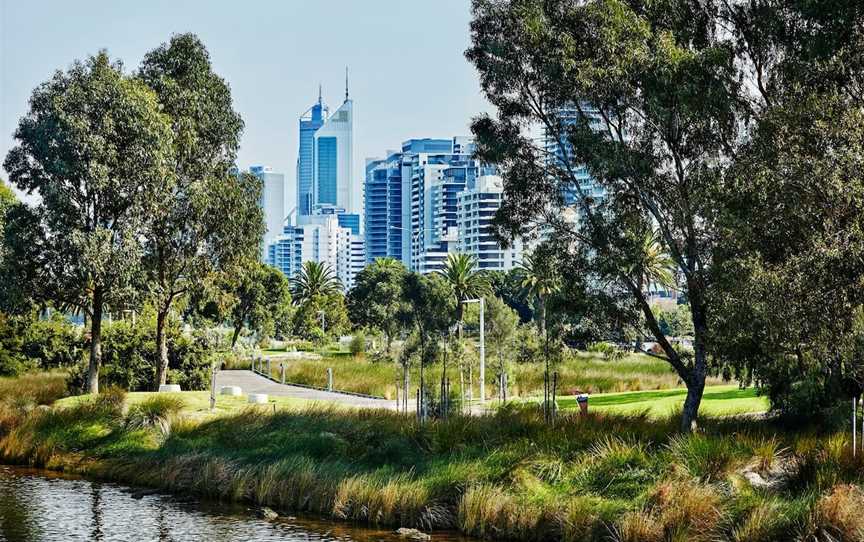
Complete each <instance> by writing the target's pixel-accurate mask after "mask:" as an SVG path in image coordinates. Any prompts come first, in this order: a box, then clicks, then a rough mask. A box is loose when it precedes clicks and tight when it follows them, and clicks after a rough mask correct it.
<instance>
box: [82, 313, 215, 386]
mask: <svg viewBox="0 0 864 542" xmlns="http://www.w3.org/2000/svg"><path fill="white" fill-rule="evenodd" d="M213 349H214V345H213V344H212V337H211V336H210V335H208V334H206V333H205V332H203V331H201V332H199V331H196V332H194V333H193V334H192V335H191V336H189V335H184V334H182V333H181V332H180V328H179V325H173V326H170V327H169V329H168V381H169V382H170V383H172V384H180V386H181V388H183V389H184V390H204V389H207V388H209V385H210V364H211V361H213V360H214V355H213ZM155 379H156V328H155V325H151V322H147V321H146V320H143V321H139V322H138V323H137V324H134V325H133V324H132V323H131V322H128V321H119V322H113V323H111V324H106V325H104V326H103V332H102V368H101V370H100V372H99V381H100V383H101V384H102V385H109V386H110V385H113V386H120V387H121V388H124V389H126V390H129V391H149V390H152V389H153V383H154V381H155ZM86 382H87V362H86V361H85V362H83V363H80V364H78V365H77V366H75V367H74V368H73V369H72V371H71V372H70V377H69V387H70V389H73V390H77V391H79V392H81V391H83V390H84V388H85V385H86Z"/></svg>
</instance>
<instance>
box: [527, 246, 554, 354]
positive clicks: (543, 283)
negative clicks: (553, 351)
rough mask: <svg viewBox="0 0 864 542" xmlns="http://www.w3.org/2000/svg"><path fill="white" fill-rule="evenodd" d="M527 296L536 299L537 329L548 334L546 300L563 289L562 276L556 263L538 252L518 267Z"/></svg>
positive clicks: (541, 333) (543, 335)
mask: <svg viewBox="0 0 864 542" xmlns="http://www.w3.org/2000/svg"><path fill="white" fill-rule="evenodd" d="M518 270H519V271H518V272H519V275H520V277H521V281H520V282H521V285H522V288H523V289H524V291H525V294H526V297H528V298H531V299H533V300H534V308H535V310H536V319H537V331H538V332H539V333H540V335H541V336H542V337H545V336H546V300H547V299H549V296H550V295H552V294H554V293H556V292H557V291H558V290H560V289H561V277H560V276H559V273H558V269H557V268H556V267H555V265H554V264H553V263H552V262H550V261H548V259H547V258H543V257H542V256H541V255H540V254H538V253H536V252H535V253H532V254H528V255H526V256H525V258H524V259H523V261H522V263H521V264H520V265H519V267H518Z"/></svg>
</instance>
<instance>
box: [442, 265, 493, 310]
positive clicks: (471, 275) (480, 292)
mask: <svg viewBox="0 0 864 542" xmlns="http://www.w3.org/2000/svg"><path fill="white" fill-rule="evenodd" d="M438 274H439V275H440V276H441V277H442V278H443V279H444V280H446V281H447V282H448V283H449V284H450V288H452V289H453V295H454V299H455V301H456V303H455V307H456V321H457V322H462V315H463V313H464V310H465V306H464V305H463V303H462V302H463V301H465V300H466V299H477V298H479V297H482V296H484V295H486V294H488V293H489V292H490V291H491V290H490V287H489V281H488V280H487V279H486V276H485V274H484V273H482V272H481V271H478V270H477V258H476V256H473V255H470V254H452V253H451V254H448V255H447V262H446V263H445V264H444V268H443V269H441V270H440V271H438Z"/></svg>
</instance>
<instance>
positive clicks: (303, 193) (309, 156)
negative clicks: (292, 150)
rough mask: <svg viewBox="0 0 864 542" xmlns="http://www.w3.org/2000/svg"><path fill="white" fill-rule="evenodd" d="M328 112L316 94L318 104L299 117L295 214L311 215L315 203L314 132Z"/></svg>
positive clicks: (319, 96) (322, 122)
mask: <svg viewBox="0 0 864 542" xmlns="http://www.w3.org/2000/svg"><path fill="white" fill-rule="evenodd" d="M328 112H329V110H328V108H327V106H326V105H324V102H323V100H322V99H321V92H320V90H319V92H318V102H317V103H316V104H315V105H313V106H312V107H310V108H309V109H307V110H306V112H305V113H303V115H301V116H300V148H299V150H298V152H297V214H300V215H309V214H312V207H313V205H314V203H315V199H314V188H313V184H312V183H313V178H314V174H313V163H314V162H315V158H314V147H315V132H317V131H318V129H319V128H321V126H322V125H323V124H324V119H326V118H327V114H328Z"/></svg>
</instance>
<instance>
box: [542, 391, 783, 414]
mask: <svg viewBox="0 0 864 542" xmlns="http://www.w3.org/2000/svg"><path fill="white" fill-rule="evenodd" d="M686 395H687V390H686V389H685V388H679V389H670V390H651V391H628V392H621V393H601V394H597V395H591V396H590V398H589V400H588V405H589V410H598V411H600V412H606V413H615V414H638V413H642V412H646V413H648V415H649V416H651V417H655V418H662V417H665V416H669V415H670V414H677V413H679V412H681V408H682V407H683V405H684V398H685V397H686ZM558 406H559V407H560V408H562V409H565V410H567V409H577V408H579V406H578V404H577V403H576V397H575V396H573V395H570V396H565V397H560V398H558ZM768 408H769V404H768V399H767V398H766V397H759V396H757V395H756V390H755V388H744V389H741V388H739V387H738V386H737V385H734V384H733V385H726V386H710V387H707V388H705V394H704V395H703V396H702V405H701V406H700V408H699V413H700V414H703V415H709V416H730V415H735V414H748V413H754V412H765V411H767V410H768Z"/></svg>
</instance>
